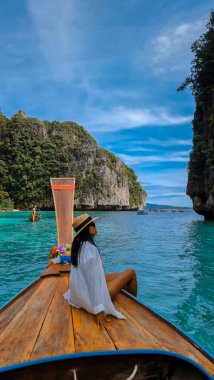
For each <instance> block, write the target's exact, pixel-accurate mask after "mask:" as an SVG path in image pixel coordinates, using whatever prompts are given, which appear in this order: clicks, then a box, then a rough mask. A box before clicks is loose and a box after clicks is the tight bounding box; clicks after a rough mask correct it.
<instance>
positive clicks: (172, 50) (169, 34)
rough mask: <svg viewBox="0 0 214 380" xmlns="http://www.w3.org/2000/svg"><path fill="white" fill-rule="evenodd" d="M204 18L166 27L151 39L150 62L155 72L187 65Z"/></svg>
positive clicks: (180, 68)
mask: <svg viewBox="0 0 214 380" xmlns="http://www.w3.org/2000/svg"><path fill="white" fill-rule="evenodd" d="M204 25H205V22H204V20H198V21H194V22H192V23H185V24H181V25H177V26H176V27H174V26H173V27H168V28H167V30H165V31H164V32H163V33H162V34H161V35H159V36H157V37H156V38H155V39H154V40H153V41H152V46H153V47H152V53H151V54H152V62H153V65H154V68H155V70H156V72H157V73H164V72H165V71H166V70H167V71H168V70H170V71H177V70H183V69H185V68H186V67H187V65H189V63H190V59H191V58H190V57H191V50H190V47H191V45H192V43H193V42H194V41H195V40H196V39H197V38H198V37H199V36H200V34H201V33H202V32H203V31H204Z"/></svg>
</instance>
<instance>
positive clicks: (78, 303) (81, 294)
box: [64, 214, 137, 324]
mask: <svg viewBox="0 0 214 380" xmlns="http://www.w3.org/2000/svg"><path fill="white" fill-rule="evenodd" d="M96 219H97V218H91V217H90V216H89V215H88V214H83V215H80V216H78V217H77V218H75V219H74V222H73V228H74V230H75V231H76V235H75V237H74V240H73V244H72V256H71V262H72V267H71V274H70V289H69V290H68V291H67V292H66V293H65V294H64V297H65V299H66V300H67V301H68V302H69V303H70V304H71V305H72V306H75V307H79V308H80V307H81V308H83V309H85V310H87V311H88V312H89V313H92V314H96V316H97V322H98V324H102V322H104V320H105V316H106V315H107V314H111V315H114V316H115V317H117V318H120V319H125V317H124V316H123V315H122V314H121V313H120V312H119V311H117V310H116V309H115V307H114V305H113V303H112V301H111V300H112V299H113V298H114V297H115V296H116V295H117V294H118V293H119V292H120V290H121V289H126V290H127V291H128V292H129V293H131V294H133V295H134V296H136V295H137V279H136V274H135V271H134V270H133V269H126V270H125V271H124V272H122V273H114V274H113V273H112V274H106V275H105V274H104V270H103V267H102V263H101V258H100V254H99V251H98V248H97V246H96V244H95V242H94V236H96V234H97V229H96V226H95V223H94V221H95V220H96Z"/></svg>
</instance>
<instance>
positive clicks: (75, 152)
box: [0, 112, 146, 210]
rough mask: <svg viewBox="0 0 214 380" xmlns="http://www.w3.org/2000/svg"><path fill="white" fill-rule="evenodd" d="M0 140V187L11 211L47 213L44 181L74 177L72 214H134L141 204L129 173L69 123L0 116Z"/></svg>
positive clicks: (47, 191) (50, 204) (143, 197)
mask: <svg viewBox="0 0 214 380" xmlns="http://www.w3.org/2000/svg"><path fill="white" fill-rule="evenodd" d="M0 140H1V142H0V152H1V153H0V172H2V174H3V177H4V180H3V182H2V185H1V188H2V190H4V191H5V192H7V193H8V194H9V196H10V199H11V200H13V201H14V205H15V207H19V208H21V209H28V208H29V207H32V205H33V204H37V205H38V206H40V208H42V209H52V208H53V200H52V196H51V191H50V177H75V178H76V191H75V208H76V209H94V210H97V209H100V210H134V209H137V208H138V207H143V206H144V205H145V204H146V193H145V191H144V190H143V189H142V187H141V186H140V184H139V183H138V181H137V177H136V175H135V173H134V171H133V170H132V169H130V168H129V167H127V166H126V165H125V164H124V163H123V162H122V161H121V160H120V159H119V158H117V157H116V156H115V155H114V154H112V153H111V152H109V151H107V150H105V149H103V148H101V147H99V146H98V145H97V143H96V141H95V140H94V139H93V138H92V137H91V136H90V134H89V133H88V132H87V131H86V130H85V129H84V128H83V127H82V126H80V125H78V124H76V123H74V122H70V121H68V122H58V121H53V122H49V121H41V120H38V119H35V118H30V117H26V116H25V114H24V113H23V112H19V113H18V114H16V115H14V116H13V117H12V118H11V119H7V118H6V117H5V116H4V115H3V114H1V115H0ZM0 190H1V189H0Z"/></svg>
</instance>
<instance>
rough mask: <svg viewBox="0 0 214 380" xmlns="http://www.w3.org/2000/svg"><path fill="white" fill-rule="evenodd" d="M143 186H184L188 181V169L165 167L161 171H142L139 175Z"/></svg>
mask: <svg viewBox="0 0 214 380" xmlns="http://www.w3.org/2000/svg"><path fill="white" fill-rule="evenodd" d="M138 178H139V181H140V182H141V183H142V185H143V186H159V187H164V188H166V187H168V188H169V187H180V186H181V187H182V186H186V183H187V170H186V169H163V170H161V171H155V172H154V171H142V174H140V175H138Z"/></svg>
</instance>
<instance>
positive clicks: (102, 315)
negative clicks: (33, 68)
mask: <svg viewBox="0 0 214 380" xmlns="http://www.w3.org/2000/svg"><path fill="white" fill-rule="evenodd" d="M96 318H97V324H98V327H99V326H101V325H102V324H103V323H104V322H105V313H104V311H101V313H98V314H96Z"/></svg>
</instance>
